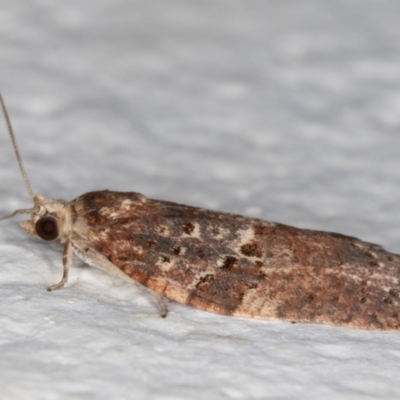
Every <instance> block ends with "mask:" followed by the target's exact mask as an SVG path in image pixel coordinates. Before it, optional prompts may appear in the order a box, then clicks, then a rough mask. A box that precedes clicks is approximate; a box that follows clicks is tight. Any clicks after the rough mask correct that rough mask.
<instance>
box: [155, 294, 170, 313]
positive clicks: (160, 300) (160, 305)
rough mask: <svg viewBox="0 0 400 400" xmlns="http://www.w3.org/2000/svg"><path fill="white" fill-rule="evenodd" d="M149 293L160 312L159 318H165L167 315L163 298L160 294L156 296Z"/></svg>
mask: <svg viewBox="0 0 400 400" xmlns="http://www.w3.org/2000/svg"><path fill="white" fill-rule="evenodd" d="M151 293H152V295H153V296H154V297H155V298H156V300H157V304H158V309H159V311H160V317H161V318H165V317H166V316H167V314H168V307H167V305H166V304H165V301H164V296H161V295H160V294H157V293H154V292H151Z"/></svg>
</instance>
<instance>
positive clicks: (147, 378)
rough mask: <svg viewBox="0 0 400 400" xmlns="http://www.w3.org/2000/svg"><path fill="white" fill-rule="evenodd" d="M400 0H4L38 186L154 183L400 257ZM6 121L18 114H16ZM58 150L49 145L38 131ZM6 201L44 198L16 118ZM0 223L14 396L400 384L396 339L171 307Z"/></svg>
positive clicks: (5, 87)
mask: <svg viewBox="0 0 400 400" xmlns="http://www.w3.org/2000/svg"><path fill="white" fill-rule="evenodd" d="M399 5H400V3H399V2H398V1H394V0H390V1H388V0H380V1H373V0H363V1H353V2H348V1H338V2H332V1H328V0H322V1H321V0H318V1H317V0H315V1H314V0H305V1H301V2H299V1H296V0H289V1H287V2H279V1H275V2H274V1H272V2H271V1H269V2H266V1H258V0H247V1H237V0H232V1H224V0H222V1H221V0H202V1H196V0H191V1H190V2H188V1H177V0H171V1H168V2H165V1H162V0H154V1H151V2H148V1H138V0H129V1H128V0H114V1H112V2H110V1H102V0H96V1H93V0H86V1H79V2H77V1H75V2H71V3H70V2H68V3H65V4H63V3H62V2H54V1H50V0H41V1H36V0H34V1H24V0H21V1H18V2H16V1H11V0H4V1H2V7H1V24H0V30H1V34H2V36H1V37H2V42H1V43H2V47H1V52H0V64H1V74H0V83H1V85H0V89H1V91H2V93H3V95H4V97H5V99H6V100H7V106H8V108H9V111H10V114H11V115H12V121H13V124H14V128H15V131H16V134H17V137H18V142H19V145H20V150H21V153H22V155H23V158H24V162H25V166H26V168H27V170H28V173H29V177H30V179H31V181H32V186H33V188H34V189H35V191H36V192H37V193H41V194H43V195H46V196H48V197H61V198H63V199H66V200H72V199H74V198H77V197H79V196H80V195H81V194H83V193H86V192H88V191H92V190H99V189H110V190H116V191H136V192H140V193H144V194H146V196H148V197H149V198H155V199H170V200H172V201H175V202H178V203H182V204H192V205H196V206H199V207H204V208H208V209H214V210H226V211H230V212H233V213H239V214H244V215H247V216H252V217H258V218H262V219H267V220H273V221H279V222H282V223H285V224H290V225H295V226H300V227H306V228H310V229H316V230H329V231H334V232H342V233H346V234H349V235H351V236H356V237H359V238H362V239H364V240H366V241H370V242H374V243H379V244H381V245H383V246H384V247H385V248H386V249H387V250H389V251H392V252H395V253H400V242H399V238H400V219H399V204H400V185H399V182H400V158H399V157H398V149H399V148H400V147H399V146H400V135H399V132H400V125H399V123H400V122H399V121H400V120H399V118H400V111H399V87H400V76H399V65H400V60H399V54H400V52H399V44H400V29H399V27H400V26H399V23H398V15H399V8H398V7H399ZM1 126H3V124H1ZM39 146H40V150H38V147H39ZM0 154H1V158H0V163H1V168H0V194H1V204H0V209H1V211H0V214H2V215H4V214H6V213H8V212H9V211H10V210H12V209H15V208H18V207H25V206H29V205H30V204H31V203H30V201H29V198H28V196H27V195H26V193H25V191H24V188H23V184H22V180H21V177H20V174H19V171H18V169H17V166H16V164H15V159H14V155H13V154H12V150H11V146H10V143H9V140H8V137H7V134H6V132H5V130H1V133H0ZM16 222H17V221H15V220H14V221H3V222H2V225H1V226H0V265H1V274H0V287H1V290H0V303H1V307H0V326H1V330H0V346H1V357H0V370H1V374H0V390H1V397H2V398H4V399H13V400H14V399H15V400H20V399H28V400H31V399H35V400H36V399H46V400H47V399H48V400H52V399H57V400H58V399H63V400H64V399H68V400H71V399H74V400H75V399H79V400H86V399H96V400H98V399H100V400H103V399H104V400H109V399H118V400H119V399H127V398H128V399H129V398H136V399H151V400H161V399H162V400H165V399H182V400H183V399H188V398H190V399H204V398H207V399H208V398H213V399H218V400H220V399H221V400H225V399H246V400H247V399H265V398H266V397H268V396H269V397H270V398H279V399H293V398H307V399H310V400H317V399H318V400H320V399H323V398H343V397H345V398H346V399H350V400H354V399H357V400H359V399H362V400H364V399H366V398H373V399H388V398H390V399H395V398H399V397H400V388H399V385H398V377H399V375H400V353H399V351H398V349H399V348H400V337H399V336H400V335H399V334H398V333H397V332H393V333H391V332H382V331H365V330H356V329H343V328H336V327H330V326H327V325H321V324H291V323H285V322H281V321H279V322H276V323H274V322H267V323H266V322H265V321H261V320H253V319H244V318H232V317H224V316H223V315H217V314H212V313H207V312H203V311H196V310H195V309H193V308H191V307H187V306H184V305H179V304H177V303H170V304H168V306H169V309H170V313H169V315H168V318H164V319H162V318H160V317H159V316H158V315H157V313H156V312H155V309H156V304H154V302H153V301H152V300H151V297H149V296H148V295H147V293H142V291H141V290H138V289H136V288H135V287H134V285H132V284H130V283H125V282H124V281H121V280H120V279H116V278H112V277H109V276H108V275H106V274H104V273H102V272H101V271H98V270H96V269H94V268H85V267H84V265H83V264H82V263H79V261H76V262H75V267H73V268H71V271H70V279H69V284H68V285H67V286H66V287H65V288H64V289H63V290H58V291H56V292H54V293H48V292H47V291H46V285H47V284H48V283H49V282H55V281H57V280H58V279H59V278H60V275H61V268H60V258H61V253H62V248H61V247H60V246H58V245H57V244H56V243H54V244H50V247H51V248H49V244H48V243H44V242H42V241H40V240H34V239H31V238H29V237H27V236H26V235H25V234H24V232H22V231H21V229H20V228H19V226H18V225H17V224H16Z"/></svg>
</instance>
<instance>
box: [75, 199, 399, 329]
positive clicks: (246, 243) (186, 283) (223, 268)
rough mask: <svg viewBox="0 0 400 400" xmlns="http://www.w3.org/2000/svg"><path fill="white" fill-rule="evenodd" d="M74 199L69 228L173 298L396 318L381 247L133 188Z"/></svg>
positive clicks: (370, 322)
mask: <svg viewBox="0 0 400 400" xmlns="http://www.w3.org/2000/svg"><path fill="white" fill-rule="evenodd" d="M74 207H75V209H76V213H75V214H74V221H73V223H74V224H75V228H74V229H78V230H80V232H82V231H84V232H85V235H86V238H87V239H88V240H89V241H90V242H91V243H92V244H93V245H94V247H95V248H96V249H97V250H98V251H99V252H100V253H102V254H103V255H104V256H105V257H107V258H108V259H109V260H110V261H111V262H112V263H113V264H115V265H116V266H118V268H120V269H121V270H122V271H124V272H125V273H126V274H127V275H129V276H130V277H132V278H133V279H134V280H135V281H138V282H140V283H141V284H143V285H145V286H147V287H149V288H150V289H152V290H153V291H155V292H157V293H159V294H163V295H165V296H167V297H169V298H171V299H172V300H176V301H179V302H182V303H186V304H189V305H192V306H194V307H197V308H200V309H203V310H208V311H213V312H218V313H222V314H228V315H238V316H246V317H258V318H279V319H285V320H290V321H298V322H322V323H330V324H335V325H345V326H351V327H359V328H367V329H368V328H369V329H399V327H400V322H399V314H398V313H399V289H400V285H399V277H400V256H398V255H395V254H391V253H389V252H386V251H385V250H383V249H382V248H380V247H379V246H376V245H372V244H369V243H365V242H362V241H360V240H358V239H355V238H351V237H347V236H343V235H339V234H334V233H328V232H319V231H310V230H303V229H297V228H292V227H289V226H285V225H281V224H275V223H269V222H265V221H261V220H257V219H250V218H245V217H242V216H238V215H232V214H227V213H220V212H214V211H209V210H204V209H199V208H194V207H188V206H184V205H179V204H175V203H170V202H165V201H156V200H148V199H146V198H145V197H144V196H142V195H140V194H137V193H118V192H109V191H101V192H91V193H87V194H85V195H83V196H81V197H80V198H78V199H77V200H76V201H75V203H74Z"/></svg>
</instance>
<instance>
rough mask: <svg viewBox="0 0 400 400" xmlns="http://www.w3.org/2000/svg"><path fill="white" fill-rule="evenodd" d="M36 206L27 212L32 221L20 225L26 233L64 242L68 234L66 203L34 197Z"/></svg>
mask: <svg viewBox="0 0 400 400" xmlns="http://www.w3.org/2000/svg"><path fill="white" fill-rule="evenodd" d="M34 202H35V205H34V207H33V208H31V209H29V210H26V211H28V212H29V213H30V214H31V219H30V220H28V221H22V222H21V223H20V225H21V226H22V228H23V229H24V230H25V232H26V233H28V234H29V235H32V236H36V237H39V238H41V239H43V240H56V239H57V240H59V241H61V242H63V239H64V237H65V236H68V232H65V227H66V226H68V224H67V223H66V219H67V218H68V215H67V213H66V209H65V206H66V202H65V201H63V200H54V199H46V198H44V197H42V196H35V197H34Z"/></svg>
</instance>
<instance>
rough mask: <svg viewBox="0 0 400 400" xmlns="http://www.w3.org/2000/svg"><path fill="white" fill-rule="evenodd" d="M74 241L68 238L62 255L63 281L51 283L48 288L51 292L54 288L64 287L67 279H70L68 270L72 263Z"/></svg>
mask: <svg viewBox="0 0 400 400" xmlns="http://www.w3.org/2000/svg"><path fill="white" fill-rule="evenodd" d="M72 254H73V253H72V243H71V241H70V240H67V241H66V243H65V246H64V253H63V257H62V261H63V276H62V278H61V281H60V282H58V283H56V284H55V285H51V286H49V287H48V288H47V290H48V291H49V292H50V291H52V290H56V289H59V288H61V287H63V286H64V285H65V284H66V283H67V281H68V271H69V267H70V266H71V264H72Z"/></svg>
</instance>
